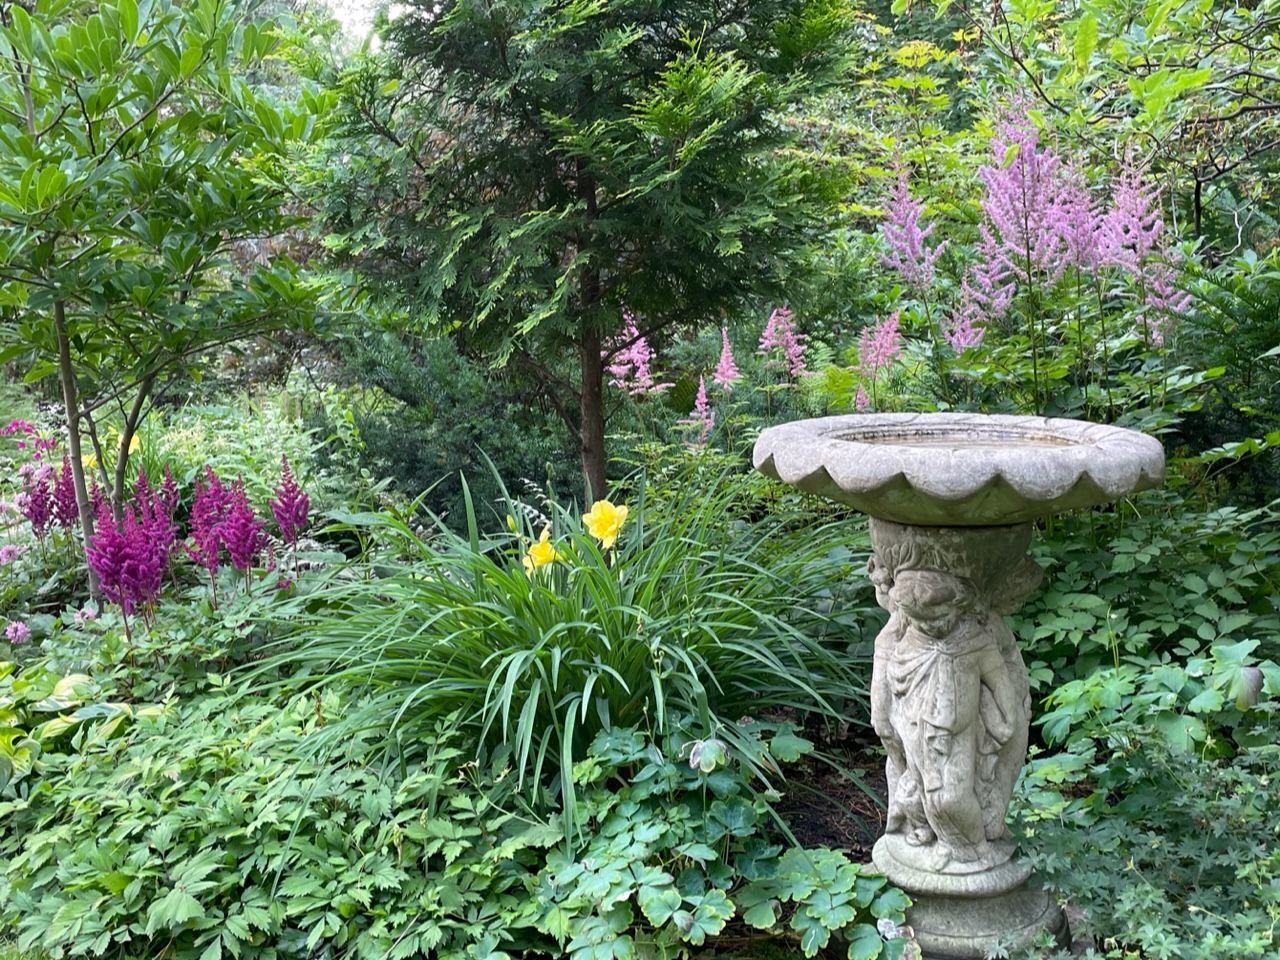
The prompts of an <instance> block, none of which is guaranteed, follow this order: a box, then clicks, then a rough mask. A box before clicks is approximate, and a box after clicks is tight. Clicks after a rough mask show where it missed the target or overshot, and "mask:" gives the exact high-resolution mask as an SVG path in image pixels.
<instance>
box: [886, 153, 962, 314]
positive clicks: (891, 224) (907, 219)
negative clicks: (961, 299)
mask: <svg viewBox="0 0 1280 960" xmlns="http://www.w3.org/2000/svg"><path fill="white" fill-rule="evenodd" d="M922 213H924V204H923V203H920V202H919V201H917V200H913V199H912V197H911V187H910V185H909V184H908V182H907V172H906V171H905V170H903V171H902V172H901V173H899V174H898V180H897V183H896V184H895V186H894V190H893V196H892V198H891V200H890V203H889V219H888V221H886V222H885V224H884V227H883V229H884V240H885V243H886V244H888V246H889V253H888V254H887V255H882V256H881V260H883V261H884V263H885V264H886V265H888V266H890V267H893V268H894V269H895V270H897V271H898V273H899V274H900V275H901V276H902V279H903V280H905V281H906V283H907V285H908V286H909V287H911V288H912V289H913V290H915V292H916V293H917V294H918V295H920V296H922V297H923V296H925V295H927V294H928V292H929V288H930V287H932V286H933V265H934V263H935V262H936V261H937V259H938V257H940V256H942V251H943V250H944V249H945V248H946V246H947V242H946V241H945V240H944V241H943V242H942V243H940V244H938V245H937V246H936V247H934V248H932V249H930V248H929V246H928V245H927V244H926V243H925V241H926V240H927V239H928V238H929V235H930V234H931V233H933V228H934V224H932V223H931V224H929V226H927V227H925V228H924V229H921V228H920V215H921V214H922Z"/></svg>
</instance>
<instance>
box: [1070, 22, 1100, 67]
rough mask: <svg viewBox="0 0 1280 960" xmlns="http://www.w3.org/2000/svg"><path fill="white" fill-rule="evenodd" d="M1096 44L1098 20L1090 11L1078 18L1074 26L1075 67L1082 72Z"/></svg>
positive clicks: (1087, 65)
mask: <svg viewBox="0 0 1280 960" xmlns="http://www.w3.org/2000/svg"><path fill="white" fill-rule="evenodd" d="M1097 46H1098V21H1097V18H1096V17H1094V15H1093V14H1092V13H1090V12H1086V13H1085V15H1084V16H1083V17H1081V18H1080V23H1079V24H1078V25H1077V26H1076V43H1075V55H1076V69H1077V70H1079V71H1080V72H1081V73H1084V72H1085V71H1086V70H1088V69H1089V58H1090V57H1092V56H1093V51H1094V50H1095V49H1096V48H1097Z"/></svg>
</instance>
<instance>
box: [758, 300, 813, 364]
mask: <svg viewBox="0 0 1280 960" xmlns="http://www.w3.org/2000/svg"><path fill="white" fill-rule="evenodd" d="M794 319H795V314H793V313H792V312H791V311H790V310H788V309H787V308H786V307H778V308H777V309H776V310H774V311H773V312H772V313H770V314H769V321H768V323H766V324H765V327H764V332H763V333H761V334H760V348H759V349H758V350H757V351H756V353H758V354H759V355H760V356H762V357H767V356H768V355H769V353H770V351H772V350H775V349H777V350H781V351H782V357H783V359H782V361H781V362H779V361H776V360H771V361H769V362H768V363H766V364H765V367H766V368H768V367H778V366H781V367H783V368H784V369H785V370H786V371H787V372H788V373H789V374H791V376H793V377H798V376H800V375H801V374H803V373H804V372H805V366H804V349H805V348H804V339H805V335H804V334H803V333H798V332H797V331H796V329H795V326H794V325H793V324H792V322H791V321H792V320H794Z"/></svg>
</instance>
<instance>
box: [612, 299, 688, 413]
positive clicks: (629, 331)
mask: <svg viewBox="0 0 1280 960" xmlns="http://www.w3.org/2000/svg"><path fill="white" fill-rule="evenodd" d="M622 318H623V321H624V324H623V328H622V333H621V334H620V335H619V336H618V337H616V338H614V339H613V340H610V341H609V343H607V344H606V345H605V350H604V352H603V353H602V354H601V357H602V359H606V360H608V361H609V363H608V365H607V366H606V368H605V369H607V370H608V371H609V375H610V376H611V377H612V379H611V380H610V381H609V384H610V386H614V387H618V388H619V389H621V390H625V391H626V392H627V393H629V394H631V395H632V396H633V397H634V396H639V395H641V394H645V393H656V392H657V391H659V390H666V389H668V388H669V387H672V386H674V384H670V383H655V382H654V379H653V373H652V372H651V371H650V370H649V364H650V363H651V362H652V360H653V351H652V350H651V349H650V348H649V344H648V342H646V340H645V338H644V337H642V336H640V331H639V330H638V329H637V328H636V321H635V317H633V316H632V315H631V311H629V310H627V309H626V308H625V307H624V308H623V310H622Z"/></svg>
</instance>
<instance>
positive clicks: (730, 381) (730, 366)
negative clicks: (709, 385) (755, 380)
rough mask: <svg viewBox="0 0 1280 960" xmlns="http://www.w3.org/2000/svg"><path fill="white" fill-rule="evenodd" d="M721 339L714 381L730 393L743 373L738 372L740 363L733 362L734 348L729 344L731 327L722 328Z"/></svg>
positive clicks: (713, 375) (712, 377)
mask: <svg viewBox="0 0 1280 960" xmlns="http://www.w3.org/2000/svg"><path fill="white" fill-rule="evenodd" d="M720 339H721V341H722V344H723V345H722V346H721V348H720V362H719V363H718V364H716V370H715V373H713V374H711V380H712V382H713V383H716V384H718V385H719V386H720V387H721V388H723V389H724V391H725V393H728V392H729V391H731V390H732V389H733V385H734V384H735V383H737V382H738V381H739V380H741V379H742V374H740V373H739V372H738V365H737V364H736V363H734V362H733V348H732V347H730V346H729V329H728V328H727V327H721V328H720Z"/></svg>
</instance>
